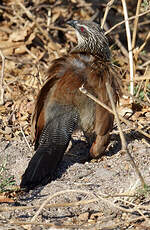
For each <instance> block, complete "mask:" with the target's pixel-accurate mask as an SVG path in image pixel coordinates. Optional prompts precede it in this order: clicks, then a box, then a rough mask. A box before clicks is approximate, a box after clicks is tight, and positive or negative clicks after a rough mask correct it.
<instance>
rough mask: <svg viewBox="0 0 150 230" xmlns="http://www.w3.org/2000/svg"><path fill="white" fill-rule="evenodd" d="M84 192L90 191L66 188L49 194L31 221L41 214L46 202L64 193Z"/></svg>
mask: <svg viewBox="0 0 150 230" xmlns="http://www.w3.org/2000/svg"><path fill="white" fill-rule="evenodd" d="M72 192H73V193H74V192H75V193H83V194H89V192H88V191H82V190H70V189H69V190H65V191H61V192H56V193H55V194H54V195H52V196H51V195H49V196H48V198H47V199H46V200H45V201H44V202H43V203H42V205H41V206H40V208H39V209H38V210H37V212H36V213H35V215H34V216H33V217H32V219H31V222H33V221H35V219H36V218H37V217H38V215H39V214H40V212H41V211H42V209H43V208H44V207H45V206H46V204H47V203H48V202H49V201H50V200H52V199H53V198H54V197H56V196H59V195H62V194H64V193H72Z"/></svg>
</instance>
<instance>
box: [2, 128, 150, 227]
mask: <svg viewBox="0 0 150 230" xmlns="http://www.w3.org/2000/svg"><path fill="white" fill-rule="evenodd" d="M126 138H127V141H128V147H129V150H130V152H131V153H132V156H133V157H134V159H135V162H136V164H137V165H138V167H139V169H140V171H141V173H142V175H143V176H144V179H145V181H146V183H147V184H150V154H149V153H150V147H149V146H148V145H147V144H146V143H144V142H143V141H142V139H141V137H140V136H139V135H137V134H136V133H135V132H130V134H129V133H128V134H127V135H126ZM5 148H6V149H5ZM4 149H5V150H4ZM119 150H120V141H119V138H118V136H117V135H116V134H115V135H112V138H111V143H110V145H109V147H108V150H107V151H106V154H105V156H104V157H102V158H101V159H99V160H92V161H90V162H88V161H86V160H85V158H87V153H88V148H87V146H86V144H85V143H83V142H79V141H78V142H75V143H74V144H73V146H72V148H71V149H70V150H69V151H68V153H66V155H65V156H64V159H63V161H62V162H61V163H60V165H59V168H58V170H57V172H56V175H55V176H54V180H53V181H52V182H51V183H49V184H48V185H46V186H44V187H39V188H37V189H35V190H32V191H30V192H29V193H25V194H23V195H19V197H18V198H17V200H16V202H14V203H13V204H10V205H8V204H7V206H11V207H16V208H15V210H13V211H11V210H9V211H8V210H7V211H5V212H2V213H0V223H1V224H2V227H0V229H16V230H19V229H24V228H25V227H26V226H24V227H23V225H18V226H17V223H16V222H20V221H25V222H26V223H27V222H30V221H31V219H32V217H33V216H34V215H35V212H36V211H37V208H35V207H34V206H35V205H41V204H42V203H43V202H44V201H45V200H46V199H47V198H48V197H49V196H52V195H56V196H55V197H54V198H52V199H51V200H50V201H49V202H48V204H59V203H60V204H62V203H66V202H67V203H68V202H79V201H83V202H84V201H87V200H91V199H93V198H95V199H96V198H97V200H96V201H95V202H92V201H91V202H89V203H87V204H84V203H83V204H81V205H78V206H73V207H72V206H71V205H69V204H68V205H67V207H63V205H62V207H61V205H60V206H59V205H58V207H46V208H44V209H42V211H41V212H40V214H39V215H38V217H37V219H36V220H35V221H34V222H36V223H35V224H37V223H43V224H44V225H40V226H37V225H31V229H34V230H35V229H37V230H39V229H56V228H57V229H62V228H64V229H149V228H147V227H148V226H149V225H147V223H146V220H145V221H144V222H143V221H142V224H143V223H144V224H145V225H144V226H147V227H146V228H141V227H140V225H141V224H140V222H138V225H137V223H136V224H135V225H134V221H133V223H132V221H131V220H133V219H134V218H135V219H136V218H139V219H140V216H141V214H139V213H138V212H137V211H133V212H132V213H128V209H130V208H134V206H135V205H138V204H139V203H140V205H142V204H145V203H146V202H148V200H149V199H148V197H145V196H143V195H142V193H141V192H139V191H138V187H139V185H140V181H139V178H138V176H137V175H136V173H135V169H133V168H132V166H131V164H130V161H129V158H128V156H127V155H126V154H121V152H119ZM0 152H1V154H2V158H3V159H2V160H4V159H5V158H6V156H7V159H8V164H7V170H6V171H5V177H6V178H7V177H8V176H10V175H12V176H14V179H15V180H16V183H17V184H18V185H19V183H20V177H21V175H22V173H23V172H24V170H25V167H26V166H27V164H28V162H29V160H30V158H31V156H32V154H33V151H31V150H30V149H29V147H28V146H27V144H26V142H25V140H24V139H22V140H18V141H12V142H10V143H9V145H8V142H6V141H1V143H0ZM71 190H72V191H71ZM62 191H64V193H63V192H62ZM59 192H62V194H59ZM57 193H58V195H57ZM137 193H138V196H135V194H137ZM104 194H105V195H107V194H108V195H109V194H111V196H113V195H114V196H116V197H109V198H106V197H104ZM117 194H127V197H126V198H125V197H117ZM133 194H134V196H133V197H129V196H130V195H133ZM141 196H142V197H143V198H141ZM139 197H140V198H139ZM98 198H99V200H98ZM126 202H130V203H131V204H130V205H129V204H128V203H126ZM3 206H4V207H6V204H3ZM19 206H28V207H29V206H33V208H32V209H29V210H17V207H19ZM121 207H122V208H123V209H124V210H121ZM141 212H142V213H145V212H143V211H141ZM149 214H150V212H149V211H147V214H146V216H149ZM143 215H144V214H143ZM10 220H11V222H13V224H10ZM46 223H47V224H49V225H52V226H46ZM131 223H132V224H131ZM136 225H137V227H136ZM0 226H1V225H0ZM69 226H70V227H69ZM132 226H134V227H133V228H132Z"/></svg>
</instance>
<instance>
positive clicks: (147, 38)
mask: <svg viewBox="0 0 150 230" xmlns="http://www.w3.org/2000/svg"><path fill="white" fill-rule="evenodd" d="M149 39H150V32H148V34H147V36H146V38H145V41H144V42H143V44H142V45H141V46H140V47H139V48H138V49H137V51H136V55H137V56H138V55H139V53H140V52H141V51H142V50H143V49H144V47H145V45H146V43H147V42H148V40H149Z"/></svg>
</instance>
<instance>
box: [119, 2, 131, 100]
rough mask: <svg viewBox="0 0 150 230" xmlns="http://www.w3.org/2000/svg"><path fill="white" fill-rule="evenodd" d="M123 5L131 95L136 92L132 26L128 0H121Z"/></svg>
mask: <svg viewBox="0 0 150 230" xmlns="http://www.w3.org/2000/svg"><path fill="white" fill-rule="evenodd" d="M121 1H122V5H123V11H124V18H125V26H126V34H127V42H128V51H129V65H130V93H131V95H133V94H134V82H133V78H134V69H133V67H134V63H133V52H132V44H131V33H130V27H129V21H128V11H127V6H126V0H121ZM130 102H131V103H132V102H133V99H132V97H131V98H130Z"/></svg>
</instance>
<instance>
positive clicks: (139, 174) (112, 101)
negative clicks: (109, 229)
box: [106, 82, 146, 188]
mask: <svg viewBox="0 0 150 230" xmlns="http://www.w3.org/2000/svg"><path fill="white" fill-rule="evenodd" d="M106 89H107V93H108V96H109V100H110V103H111V106H112V109H113V112H114V115H115V118H116V122H117V125H118V129H119V131H120V139H121V143H122V150H123V151H125V152H126V153H127V154H128V156H129V159H130V162H131V165H132V167H133V168H134V169H135V171H136V173H137V175H138V176H139V179H140V181H141V184H142V186H143V188H144V187H145V185H146V183H145V181H144V178H143V176H142V174H141V172H140V170H139V169H138V167H137V165H136V163H135V161H134V159H133V157H132V155H131V154H130V152H129V150H128V148H127V143H126V140H125V137H124V134H123V132H122V128H121V124H120V120H119V116H118V113H117V111H116V108H115V103H114V100H113V97H112V93H111V87H110V85H109V83H108V82H106Z"/></svg>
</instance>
